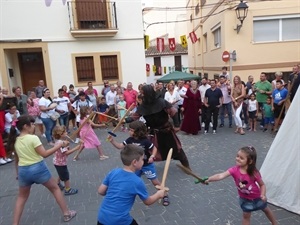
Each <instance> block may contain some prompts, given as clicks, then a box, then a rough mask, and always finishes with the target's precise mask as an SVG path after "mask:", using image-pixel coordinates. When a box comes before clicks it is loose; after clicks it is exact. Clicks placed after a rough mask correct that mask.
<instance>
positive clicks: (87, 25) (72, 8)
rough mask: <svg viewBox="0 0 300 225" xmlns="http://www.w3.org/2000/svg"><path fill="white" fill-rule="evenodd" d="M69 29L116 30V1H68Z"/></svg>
mask: <svg viewBox="0 0 300 225" xmlns="http://www.w3.org/2000/svg"><path fill="white" fill-rule="evenodd" d="M68 12H69V23H70V30H71V31H74V30H110V29H112V30H116V29H118V27H117V15H116V3H115V2H106V0H89V1H85V0H76V1H70V2H68Z"/></svg>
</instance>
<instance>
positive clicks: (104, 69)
mask: <svg viewBox="0 0 300 225" xmlns="http://www.w3.org/2000/svg"><path fill="white" fill-rule="evenodd" d="M100 62H101V73H102V79H103V80H111V79H116V80H117V79H118V78H119V68H118V57H117V56H116V55H109V56H107V55H105V56H100Z"/></svg>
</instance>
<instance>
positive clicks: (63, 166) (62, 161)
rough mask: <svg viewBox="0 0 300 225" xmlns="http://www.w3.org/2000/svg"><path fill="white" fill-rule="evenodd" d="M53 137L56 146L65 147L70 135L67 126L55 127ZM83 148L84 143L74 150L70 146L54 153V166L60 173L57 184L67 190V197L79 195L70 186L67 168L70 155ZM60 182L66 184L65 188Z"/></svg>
mask: <svg viewBox="0 0 300 225" xmlns="http://www.w3.org/2000/svg"><path fill="white" fill-rule="evenodd" d="M52 134H53V137H54V139H55V145H54V146H56V145H64V146H65V144H64V140H65V139H66V136H67V135H68V133H67V129H66V127H65V126H55V127H54V129H53V131H52ZM82 146H83V142H80V144H79V145H77V146H76V147H75V148H73V149H69V146H66V147H62V148H61V149H60V150H58V151H56V152H55V153H54V158H53V164H54V166H55V169H56V171H57V173H58V180H57V184H58V186H59V187H60V189H61V190H63V189H65V195H75V194H77V193H78V190H77V189H74V188H71V186H70V175H69V170H68V167H67V157H68V155H70V154H72V153H73V152H75V151H77V150H79V149H80V148H81V147H82ZM60 181H63V182H64V183H65V186H63V185H62V184H61V183H60Z"/></svg>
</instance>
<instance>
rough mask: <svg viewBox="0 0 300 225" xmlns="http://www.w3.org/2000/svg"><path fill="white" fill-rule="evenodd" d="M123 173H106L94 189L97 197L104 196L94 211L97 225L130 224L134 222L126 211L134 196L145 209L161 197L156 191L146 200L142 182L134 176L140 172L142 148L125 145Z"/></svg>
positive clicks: (159, 192)
mask: <svg viewBox="0 0 300 225" xmlns="http://www.w3.org/2000/svg"><path fill="white" fill-rule="evenodd" d="M121 160H122V163H123V164H124V167H123V169H121V168H117V169H113V170H112V171H110V173H109V174H108V175H107V176H106V177H105V179H104V180H103V182H102V184H101V185H100V187H99V188H98V193H99V194H100V195H103V196H105V197H104V199H103V201H102V204H101V206H100V207H99V211H98V219H97V221H98V222H97V225H103V224H105V225H115V224H130V225H137V222H136V221H135V220H134V219H133V218H132V216H131V215H130V210H131V208H132V206H133V204H134V201H135V197H136V195H138V196H139V197H140V199H141V200H142V201H143V203H144V204H145V205H151V204H153V203H154V202H156V201H157V200H158V199H160V198H162V197H163V196H164V193H165V191H164V190H159V191H157V192H156V193H155V194H153V195H151V196H149V194H148V192H147V189H146V186H145V183H144V182H143V180H142V179H141V178H140V177H138V176H136V175H135V172H136V171H139V170H141V169H142V166H143V163H144V150H143V148H142V147H140V146H137V145H134V144H129V145H126V146H125V147H124V148H123V149H122V150H121Z"/></svg>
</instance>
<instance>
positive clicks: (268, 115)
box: [263, 97, 274, 132]
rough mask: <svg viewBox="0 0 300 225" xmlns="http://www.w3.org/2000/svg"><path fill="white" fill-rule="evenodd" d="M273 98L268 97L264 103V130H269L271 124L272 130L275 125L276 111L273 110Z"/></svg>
mask: <svg viewBox="0 0 300 225" xmlns="http://www.w3.org/2000/svg"><path fill="white" fill-rule="evenodd" d="M271 103H272V98H271V97H268V98H267V103H266V104H264V106H263V110H264V115H265V127H264V130H263V131H264V132H265V131H267V130H268V127H269V124H271V127H272V130H273V126H274V113H273V111H272V104H271Z"/></svg>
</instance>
